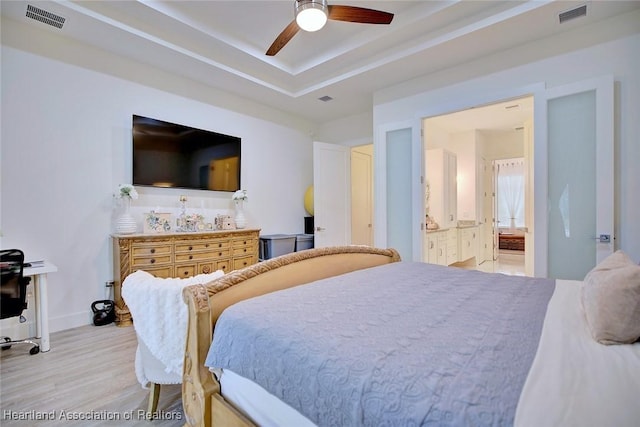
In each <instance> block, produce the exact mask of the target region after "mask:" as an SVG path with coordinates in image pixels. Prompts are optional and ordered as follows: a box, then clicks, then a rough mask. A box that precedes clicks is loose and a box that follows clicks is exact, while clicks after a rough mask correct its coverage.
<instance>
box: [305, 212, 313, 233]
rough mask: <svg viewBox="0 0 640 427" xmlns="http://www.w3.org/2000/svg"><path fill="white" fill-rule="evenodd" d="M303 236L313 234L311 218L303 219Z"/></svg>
mask: <svg viewBox="0 0 640 427" xmlns="http://www.w3.org/2000/svg"><path fill="white" fill-rule="evenodd" d="M304 234H313V217H312V216H305V217H304Z"/></svg>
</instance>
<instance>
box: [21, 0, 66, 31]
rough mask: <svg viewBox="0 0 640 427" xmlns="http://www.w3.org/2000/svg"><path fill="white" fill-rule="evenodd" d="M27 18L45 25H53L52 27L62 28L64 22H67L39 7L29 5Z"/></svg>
mask: <svg viewBox="0 0 640 427" xmlns="http://www.w3.org/2000/svg"><path fill="white" fill-rule="evenodd" d="M27 18H31V19H35V20H36V21H40V22H42V23H43V24H47V25H51V26H52V27H56V28H62V26H63V25H64V21H65V20H66V19H65V18H63V17H62V16H60V15H56V14H54V13H51V12H47V11H46V10H43V9H40V8H39V7H35V6H31V5H30V4H28V5H27Z"/></svg>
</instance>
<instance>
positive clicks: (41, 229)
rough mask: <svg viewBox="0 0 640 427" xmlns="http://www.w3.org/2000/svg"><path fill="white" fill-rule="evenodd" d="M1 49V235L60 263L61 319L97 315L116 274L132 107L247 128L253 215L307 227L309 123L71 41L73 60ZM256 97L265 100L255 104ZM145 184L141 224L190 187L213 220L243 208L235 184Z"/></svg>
mask: <svg viewBox="0 0 640 427" xmlns="http://www.w3.org/2000/svg"><path fill="white" fill-rule="evenodd" d="M3 25H4V24H3ZM9 38H10V37H9ZM4 42H5V28H3V43H4ZM31 42H33V43H34V44H37V43H36V40H34V39H31ZM79 49H81V48H79ZM1 54H2V69H1V71H2V74H1V82H2V86H1V89H2V140H1V144H2V145H1V166H2V167H1V189H2V192H1V211H0V212H1V213H0V227H1V231H2V237H1V241H0V246H2V247H5V248H6V247H19V248H22V249H23V250H25V252H26V255H27V257H28V258H29V259H33V258H40V257H45V258H47V259H49V260H51V261H52V262H53V263H54V264H56V265H57V266H58V268H59V271H58V272H57V273H55V274H52V275H50V278H49V285H50V289H49V313H50V322H51V323H50V326H51V330H52V331H57V330H62V329H67V328H70V327H74V326H79V325H83V324H88V323H90V321H91V320H90V319H91V316H90V304H91V302H92V301H94V300H97V299H103V298H104V297H105V282H106V281H108V280H112V279H113V276H112V254H111V241H110V237H109V235H110V233H111V232H112V230H113V223H114V219H115V218H116V215H117V211H115V210H114V200H113V198H112V194H113V193H114V191H115V190H116V188H117V185H118V184H120V183H128V182H131V120H132V114H139V115H144V116H149V117H154V118H158V119H161V120H167V121H171V122H175V123H181V124H186V125H189V126H194V127H198V128H203V129H209V130H213V131H216V132H220V133H225V134H230V135H234V136H238V137H241V138H242V144H243V145H242V176H241V180H242V187H243V188H245V189H247V190H248V194H249V200H248V203H247V204H245V208H246V215H247V217H248V221H249V226H250V227H256V228H261V229H262V233H263V234H269V233H302V232H303V231H304V221H303V217H304V216H305V211H304V206H303V197H304V192H305V189H306V188H307V187H308V186H309V185H311V183H312V181H313V176H312V169H313V168H312V142H311V138H310V136H309V133H308V132H307V131H304V130H303V129H301V127H298V128H296V127H293V126H285V125H282V124H277V123H274V122H272V121H267V120H265V119H262V118H254V117H250V116H248V115H243V114H240V113H237V112H234V111H231V110H227V109H225V108H221V107H217V106H213V105H210V104H208V103H204V102H200V101H195V100H193V99H189V98H186V97H182V96H178V95H176V94H174V93H169V92H166V91H162V90H159V89H155V88H152V87H149V86H145V85H142V84H140V83H135V82H132V81H127V80H124V79H121V78H118V77H114V76H112V75H109V74H103V73H100V72H98V71H95V70H93V69H92V68H91V67H87V68H85V67H82V66H80V65H77V64H75V62H81V60H80V59H79V57H81V56H82V55H83V54H84V52H83V51H81V50H78V51H77V52H76V53H75V54H74V53H71V54H70V53H69V52H67V54H70V55H72V57H73V60H70V61H67V59H68V58H65V62H61V61H58V60H57V59H54V58H51V57H49V56H45V55H41V54H39V53H32V52H27V51H25V50H22V49H16V48H14V47H12V46H9V45H7V44H3V46H2V51H1ZM88 54H89V53H88ZM149 72H150V73H152V72H153V70H150V71H149ZM156 77H157V76H156V75H153V76H152V75H151V74H150V78H153V79H155V78H156ZM176 80H179V78H178V77H176ZM156 83H157V82H156ZM185 83H188V82H185ZM168 84H169V85H171V86H172V87H173V86H174V84H175V81H173V80H171V81H169V80H168ZM253 109H256V110H257V109H259V108H257V107H255V106H252V105H247V110H253ZM290 122H291V123H296V124H297V123H299V122H300V121H299V120H298V119H296V118H294V117H291V119H290ZM138 190H139V192H140V193H141V197H140V199H139V200H136V201H134V202H133V206H134V209H133V213H134V214H135V215H137V217H138V220H139V227H141V222H140V221H141V216H142V213H143V212H147V211H149V210H150V209H154V208H157V207H160V208H167V209H169V210H174V211H175V210H177V208H178V198H179V196H180V195H181V194H186V195H187V196H188V197H189V203H188V206H189V207H191V208H198V209H201V210H202V212H204V213H205V214H206V215H210V216H209V217H208V218H206V220H207V221H212V220H213V215H214V214H216V213H218V212H226V211H228V210H229V209H231V208H232V203H231V199H230V198H231V194H230V193H224V192H207V191H184V190H178V189H148V188H138Z"/></svg>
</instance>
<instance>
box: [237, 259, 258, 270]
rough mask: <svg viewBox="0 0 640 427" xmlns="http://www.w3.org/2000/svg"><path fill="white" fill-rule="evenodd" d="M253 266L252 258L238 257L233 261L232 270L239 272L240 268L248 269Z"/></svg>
mask: <svg viewBox="0 0 640 427" xmlns="http://www.w3.org/2000/svg"><path fill="white" fill-rule="evenodd" d="M253 264H255V261H254V260H253V257H252V256H246V257H240V258H234V259H233V269H234V270H240V269H241V268H245V267H248V266H250V265H253Z"/></svg>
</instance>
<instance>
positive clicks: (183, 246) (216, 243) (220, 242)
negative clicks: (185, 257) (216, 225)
mask: <svg viewBox="0 0 640 427" xmlns="http://www.w3.org/2000/svg"><path fill="white" fill-rule="evenodd" d="M228 247H229V240H227V239H211V240H201V241H186V240H185V241H176V254H178V253H189V252H195V251H208V250H214V249H226V248H228Z"/></svg>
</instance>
